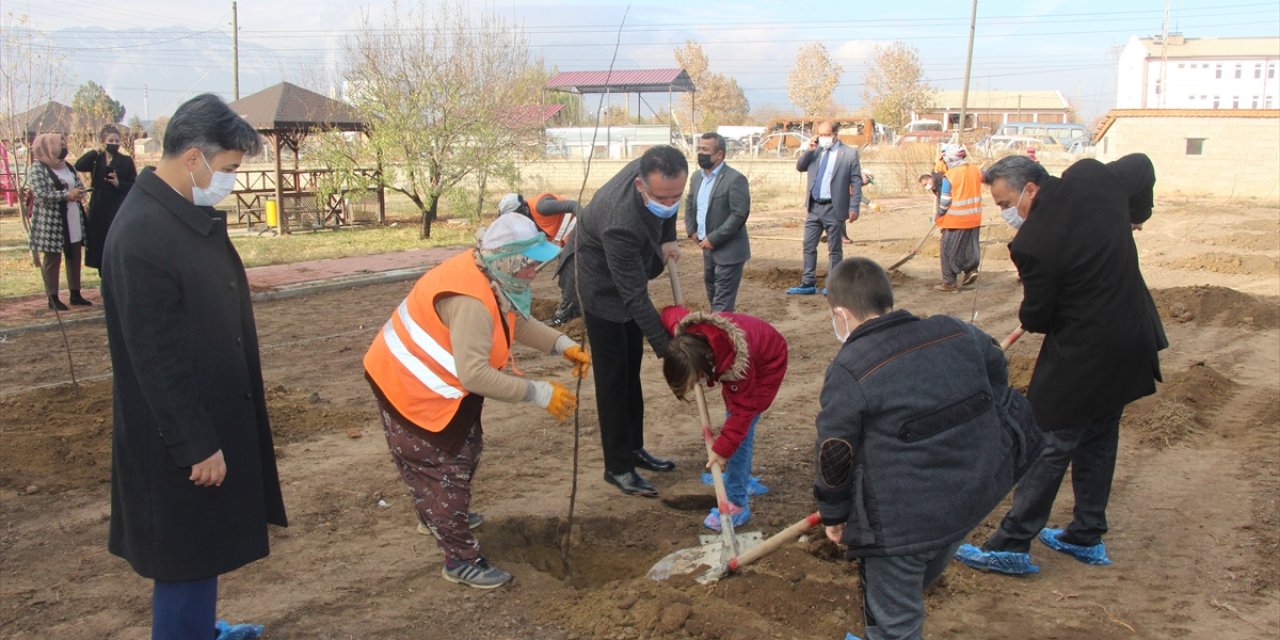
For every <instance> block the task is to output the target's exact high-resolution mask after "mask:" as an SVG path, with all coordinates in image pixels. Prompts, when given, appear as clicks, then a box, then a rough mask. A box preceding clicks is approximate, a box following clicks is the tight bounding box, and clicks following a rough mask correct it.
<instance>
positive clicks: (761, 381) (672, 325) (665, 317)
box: [662, 306, 787, 458]
mask: <svg viewBox="0 0 1280 640" xmlns="http://www.w3.org/2000/svg"><path fill="white" fill-rule="evenodd" d="M662 324H663V326H665V327H666V328H667V332H668V333H670V334H671V335H673V336H674V335H676V334H677V333H694V334H698V335H701V336H704V337H705V338H706V339H707V341H708V342H709V343H710V344H711V352H712V354H714V357H715V373H714V374H713V379H712V380H711V384H713V385H714V384H716V383H719V384H720V388H721V393H722V394H723V396H724V406H725V409H726V410H728V412H729V417H728V418H726V419H725V422H724V427H723V428H721V429H720V435H719V436H718V437H717V438H716V440H715V442H714V443H713V444H712V445H711V449H712V450H713V451H715V452H716V453H717V454H719V455H721V456H724V457H725V458H729V457H732V456H733V454H734V452H736V451H737V450H738V445H740V444H742V439H743V438H745V437H746V435H747V430H748V429H750V428H751V421H752V420H754V419H755V417H756V416H758V415H760V414H761V413H764V411H765V409H768V408H769V405H771V404H773V399H774V397H776V396H777V395H778V388H779V387H781V386H782V378H783V377H785V376H786V375H787V339H786V338H783V337H782V334H781V333H778V330H777V329H775V328H773V325H771V324H769V323H768V322H765V321H764V320H761V319H760V318H756V317H754V316H749V315H746V314H742V313H702V312H693V313H690V312H689V310H688V309H685V308H684V307H677V306H670V307H667V308H665V309H663V310H662Z"/></svg>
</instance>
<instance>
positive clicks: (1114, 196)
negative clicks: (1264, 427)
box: [956, 154, 1169, 574]
mask: <svg viewBox="0 0 1280 640" xmlns="http://www.w3.org/2000/svg"><path fill="white" fill-rule="evenodd" d="M1155 181H1156V177H1155V169H1154V168H1153V167H1152V166H1151V160H1150V159H1148V158H1147V157H1146V156H1145V155H1141V154H1134V155H1129V156H1125V157H1123V158H1121V159H1119V160H1117V161H1115V162H1112V163H1110V164H1105V165H1104V164H1102V163H1101V162H1098V161H1097V160H1092V159H1089V160H1081V161H1079V162H1077V163H1075V164H1073V165H1071V167H1069V168H1068V169H1067V170H1066V171H1065V172H1063V174H1062V177H1061V178H1054V177H1051V176H1049V174H1048V173H1046V172H1045V170H1044V168H1043V167H1042V166H1040V165H1039V164H1037V163H1035V162H1034V161H1032V160H1031V159H1030V158H1026V157H1023V156H1010V157H1008V158H1005V159H1003V160H1001V161H999V162H997V163H995V164H994V165H992V166H991V168H990V169H988V170H987V173H986V176H985V178H984V182H986V183H987V184H989V185H991V197H992V199H994V200H995V201H996V204H998V205H999V206H1000V207H1001V208H1003V209H1005V215H1004V218H1005V220H1007V221H1009V222H1010V223H1011V224H1013V225H1014V226H1016V227H1019V231H1018V234H1017V235H1016V236H1014V238H1013V242H1011V243H1009V255H1010V257H1012V259H1013V263H1014V264H1015V265H1016V266H1017V267H1018V274H1019V276H1021V278H1022V289H1023V297H1022V306H1021V308H1020V309H1019V310H1018V319H1019V320H1021V322H1022V327H1023V328H1024V329H1026V330H1027V331H1031V332H1034V333H1043V334H1044V343H1043V345H1042V346H1041V348H1040V355H1039V357H1038V359H1037V360H1036V368H1035V371H1034V372H1033V373H1032V375H1031V387H1030V389H1029V390H1028V393H1027V396H1028V398H1029V399H1030V400H1031V407H1032V410H1033V411H1034V412H1035V418H1036V422H1037V423H1038V424H1039V425H1040V427H1041V428H1043V429H1044V430H1045V431H1046V434H1045V449H1044V453H1042V454H1041V456H1040V458H1039V459H1038V460H1036V462H1035V463H1034V464H1033V465H1032V467H1031V468H1030V469H1029V470H1028V471H1027V473H1026V476H1024V477H1023V479H1022V481H1021V482H1020V483H1019V484H1018V487H1017V489H1016V490H1015V491H1014V494H1013V507H1012V508H1011V509H1010V510H1009V513H1008V514H1007V515H1006V516H1005V518H1004V521H1003V522H1001V523H1000V528H999V529H998V530H997V531H996V532H995V533H994V534H992V536H991V538H989V539H988V540H987V542H986V544H984V545H983V547H982V548H977V547H974V546H972V545H965V546H963V547H961V548H960V550H959V551H958V552H957V553H956V557H957V558H958V559H959V560H960V561H961V562H964V563H965V564H968V565H970V566H972V567H975V568H978V569H985V570H989V571H998V572H1001V573H1010V574H1025V573H1036V572H1038V571H1039V567H1037V566H1036V565H1034V564H1032V563H1031V556H1030V548H1031V540H1032V539H1033V538H1037V537H1038V538H1039V539H1040V541H1041V542H1042V543H1044V545H1045V546H1047V547H1049V548H1050V549H1053V550H1055V551H1060V552H1063V553H1067V554H1070V555H1071V556H1073V557H1075V558H1076V559H1077V560H1080V561H1081V562H1084V563H1086V564H1091V565H1104V564H1110V563H1111V559H1110V558H1109V557H1108V555H1107V551H1106V547H1105V546H1104V545H1103V543H1102V536H1103V534H1105V533H1106V532H1107V515H1106V511H1107V500H1108V499H1109V498H1110V496H1111V478H1112V474H1113V473H1114V471H1115V464H1116V445H1117V442H1118V439H1119V428H1120V416H1121V414H1122V413H1123V412H1124V407H1125V405H1127V404H1129V403H1130V402H1133V401H1134V400H1137V399H1138V398H1141V397H1143V396H1148V395H1151V394H1153V393H1155V390H1156V381H1158V380H1160V379H1161V378H1160V359H1159V355H1158V352H1159V351H1160V350H1161V349H1164V348H1165V347H1167V346H1168V345H1169V343H1168V340H1167V339H1166V338H1165V334H1164V327H1163V326H1162V325H1161V323H1160V315H1159V313H1158V312H1157V311H1156V307H1155V303H1154V302H1153V301H1152V299H1151V292H1150V291H1149V290H1148V289H1147V284H1146V282H1145V281H1144V280H1143V278H1142V270H1141V269H1140V268H1139V266H1138V249H1137V246H1136V245H1135V244H1134V240H1133V232H1134V231H1135V230H1138V229H1141V228H1142V223H1144V222H1146V220H1147V219H1148V218H1150V217H1151V208H1152V205H1153V194H1152V190H1153V188H1154V186H1155ZM1024 221H1025V222H1024ZM1068 466H1070V467H1071V488H1072V490H1073V491H1074V493H1075V510H1074V515H1073V518H1072V520H1071V523H1070V524H1068V525H1067V526H1066V527H1065V528H1064V529H1053V528H1045V525H1046V524H1047V523H1048V521H1049V515H1050V512H1051V511H1052V509H1053V501H1054V499H1055V498H1056V496H1057V494H1058V487H1059V485H1060V484H1062V478H1063V476H1064V475H1065V474H1066V471H1067V467H1068Z"/></svg>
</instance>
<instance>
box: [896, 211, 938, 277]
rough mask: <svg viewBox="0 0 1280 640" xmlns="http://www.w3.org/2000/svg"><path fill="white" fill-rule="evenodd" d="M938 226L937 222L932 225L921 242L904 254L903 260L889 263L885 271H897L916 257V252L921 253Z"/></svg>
mask: <svg viewBox="0 0 1280 640" xmlns="http://www.w3.org/2000/svg"><path fill="white" fill-rule="evenodd" d="M937 228H938V225H937V224H936V223H935V224H933V225H930V226H929V231H928V233H926V234H924V237H923V238H920V243H919V244H917V245H916V247H915V248H914V249H912V250H911V253H908V254H907V255H905V256H903V257H902V259H901V260H899V261H897V262H895V263H893V264H891V265H889V268H888V269H885V272H886V273H891V272H893V271H896V270H897V269H898V267H901V266H902V265H904V264H906V263H907V261H908V260H910V259H912V258H914V257H916V254H918V253H920V250H921V249H923V248H924V243H926V242H928V241H929V236H932V235H933V232H934V230H936V229H937Z"/></svg>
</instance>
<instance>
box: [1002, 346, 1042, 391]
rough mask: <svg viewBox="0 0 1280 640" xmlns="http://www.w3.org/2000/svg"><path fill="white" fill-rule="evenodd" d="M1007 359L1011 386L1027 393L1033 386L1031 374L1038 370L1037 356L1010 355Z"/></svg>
mask: <svg viewBox="0 0 1280 640" xmlns="http://www.w3.org/2000/svg"><path fill="white" fill-rule="evenodd" d="M1006 358H1007V360H1008V364H1009V386H1010V387H1013V388H1014V389H1017V390H1018V391H1021V392H1023V393H1026V392H1027V388H1028V387H1030V386H1031V372H1033V371H1035V368H1036V356H1035V355H1029V354H1022V353H1010V354H1008V355H1007V356H1006Z"/></svg>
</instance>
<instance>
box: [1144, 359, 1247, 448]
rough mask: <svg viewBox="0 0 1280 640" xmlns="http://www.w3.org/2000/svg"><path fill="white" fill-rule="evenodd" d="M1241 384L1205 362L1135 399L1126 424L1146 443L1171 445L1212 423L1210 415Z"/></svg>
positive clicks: (1168, 379) (1147, 445)
mask: <svg viewBox="0 0 1280 640" xmlns="http://www.w3.org/2000/svg"><path fill="white" fill-rule="evenodd" d="M1237 386H1238V385H1237V384H1236V383H1235V382H1233V381H1231V380H1230V379H1229V378H1227V377H1226V376H1224V375H1222V374H1221V373H1218V371H1217V370H1215V369H1213V368H1212V367H1209V366H1207V365H1205V364H1204V363H1203V362H1201V363H1197V364H1194V365H1191V366H1190V367H1188V368H1187V369H1186V370H1184V371H1179V372H1176V373H1174V374H1173V375H1171V376H1168V377H1167V378H1166V379H1165V383H1164V384H1163V385H1161V386H1160V388H1159V389H1158V390H1157V391H1156V394H1155V395H1153V396H1150V397H1147V398H1143V399H1141V400H1138V401H1137V402H1134V403H1133V404H1132V405H1131V406H1130V408H1129V409H1128V410H1127V411H1126V413H1125V417H1124V420H1125V423H1126V424H1127V425H1128V427H1129V428H1131V429H1133V430H1134V431H1136V432H1137V433H1139V434H1140V436H1139V441H1140V442H1141V444H1142V445H1143V446H1146V447H1152V448H1156V449H1163V448H1167V447H1170V446H1172V445H1174V444H1176V443H1177V442H1179V441H1181V440H1184V439H1186V438H1187V437H1189V436H1191V435H1193V434H1196V433H1200V432H1202V431H1204V430H1205V429H1206V428H1208V427H1209V426H1210V424H1211V423H1210V419H1209V418H1210V416H1211V415H1212V413H1213V412H1214V411H1215V410H1217V409H1218V408H1219V407H1221V406H1222V405H1223V403H1225V402H1226V401H1227V399H1228V398H1230V397H1231V396H1232V394H1234V393H1235V390H1236V387H1237Z"/></svg>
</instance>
